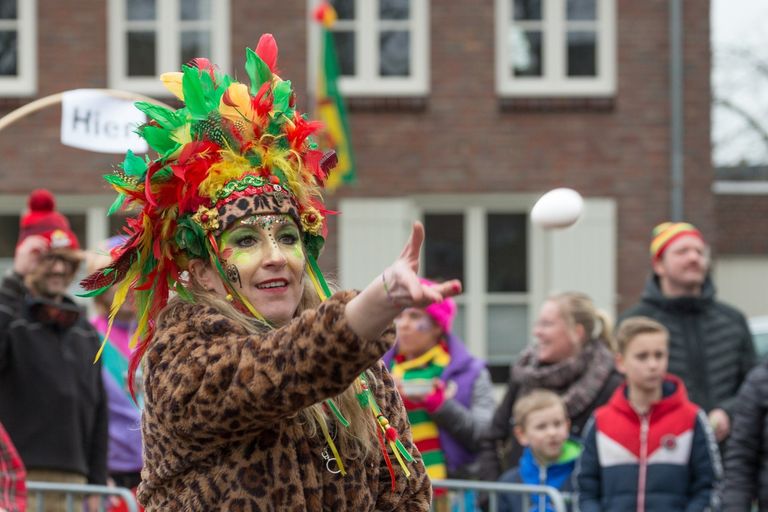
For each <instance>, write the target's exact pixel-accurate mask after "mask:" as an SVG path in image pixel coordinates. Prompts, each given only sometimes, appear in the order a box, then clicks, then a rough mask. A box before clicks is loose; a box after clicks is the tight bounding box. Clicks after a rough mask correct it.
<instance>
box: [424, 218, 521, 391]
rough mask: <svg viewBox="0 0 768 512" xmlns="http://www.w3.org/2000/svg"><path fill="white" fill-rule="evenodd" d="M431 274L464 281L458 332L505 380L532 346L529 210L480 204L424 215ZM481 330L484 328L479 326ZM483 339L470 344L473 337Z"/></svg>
mask: <svg viewBox="0 0 768 512" xmlns="http://www.w3.org/2000/svg"><path fill="white" fill-rule="evenodd" d="M423 218H424V228H425V231H426V233H427V238H426V240H425V245H424V270H423V273H424V275H425V276H427V277H430V278H434V279H437V280H444V279H452V278H458V279H461V280H462V282H463V283H464V293H463V294H462V295H460V296H459V297H457V298H456V301H457V304H458V306H459V312H458V314H457V319H456V325H455V327H454V331H455V332H456V334H458V335H459V337H461V338H462V339H463V340H465V342H467V343H472V344H473V346H474V347H481V346H485V348H486V350H485V357H486V359H487V360H488V363H489V367H490V368H491V371H492V373H493V374H494V376H495V377H496V378H495V380H499V381H504V380H505V379H506V376H507V375H508V374H507V370H508V368H509V363H510V361H512V360H514V358H515V357H516V356H517V354H519V353H520V351H521V350H522V349H523V348H525V347H526V345H527V344H528V343H529V339H530V336H529V332H530V329H529V327H528V325H529V310H530V304H529V303H530V301H531V295H530V293H529V271H528V268H529V265H528V254H529V244H530V241H529V233H528V222H527V220H528V216H527V214H526V213H525V211H524V210H523V211H496V210H493V209H489V208H487V207H481V206H475V207H469V208H465V209H463V210H459V211H444V212H443V211H434V210H433V211H430V209H429V208H427V209H425V211H424V213H423ZM478 327H479V328H478ZM470 332H471V333H473V336H474V337H480V338H482V339H479V340H478V339H474V340H471V341H470V340H469V337H468V335H469V333H470Z"/></svg>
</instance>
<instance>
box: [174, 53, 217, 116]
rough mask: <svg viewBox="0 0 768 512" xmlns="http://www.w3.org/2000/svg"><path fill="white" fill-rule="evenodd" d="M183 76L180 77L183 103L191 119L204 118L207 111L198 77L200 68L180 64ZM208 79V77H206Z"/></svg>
mask: <svg viewBox="0 0 768 512" xmlns="http://www.w3.org/2000/svg"><path fill="white" fill-rule="evenodd" d="M181 69H182V71H183V72H184V76H183V77H182V79H181V90H182V92H183V93H184V103H186V105H187V110H188V111H189V113H190V114H191V115H192V118H193V119H205V118H206V117H207V116H208V111H209V110H210V109H209V108H207V105H206V101H205V94H204V92H203V85H202V81H201V78H200V75H201V73H200V70H199V69H197V68H191V67H189V66H182V67H181ZM208 79H209V80H210V77H208Z"/></svg>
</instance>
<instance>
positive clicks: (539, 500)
mask: <svg viewBox="0 0 768 512" xmlns="http://www.w3.org/2000/svg"><path fill="white" fill-rule="evenodd" d="M580 454H581V445H580V444H579V443H578V442H577V441H575V440H573V439H571V440H568V441H566V443H565V445H563V451H562V455H561V457H560V460H558V461H557V462H555V463H554V464H550V465H549V466H545V467H542V466H540V465H539V463H538V462H537V461H536V458H535V457H534V456H533V452H531V449H530V448H525V449H524V450H523V455H522V456H521V457H520V466H518V467H516V468H512V469H510V470H509V471H506V472H505V473H503V474H502V475H501V477H499V482H505V483H513V484H529V485H548V486H550V487H554V488H555V489H557V490H559V491H562V492H570V491H571V490H572V487H571V473H573V470H574V468H575V467H576V461H577V459H578V458H579V455H580ZM530 504H531V506H530V508H529V509H528V510H529V511H530V512H551V511H553V510H554V509H553V508H552V502H551V501H550V500H549V498H547V497H546V496H545V495H543V494H542V495H533V496H531V497H530ZM497 510H498V512H523V499H522V495H520V494H514V493H506V494H499V508H498V509H497Z"/></svg>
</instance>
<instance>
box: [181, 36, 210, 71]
mask: <svg viewBox="0 0 768 512" xmlns="http://www.w3.org/2000/svg"><path fill="white" fill-rule="evenodd" d="M210 55H211V34H210V33H209V32H208V31H207V30H184V31H182V33H181V62H184V63H186V62H189V61H190V60H192V59H194V58H196V57H210Z"/></svg>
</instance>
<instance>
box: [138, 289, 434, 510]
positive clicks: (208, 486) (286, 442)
mask: <svg viewBox="0 0 768 512" xmlns="http://www.w3.org/2000/svg"><path fill="white" fill-rule="evenodd" d="M352 297H354V292H339V293H337V294H335V295H334V296H333V297H331V298H330V299H329V300H327V301H326V302H324V303H323V304H322V305H321V306H319V307H318V308H317V309H314V310H310V311H305V312H304V313H303V314H302V315H300V316H299V317H298V318H296V319H294V320H293V321H292V322H291V323H290V324H288V325H287V326H285V327H283V328H281V329H277V330H274V331H270V332H269V333H266V334H263V335H254V334H248V333H246V331H245V330H244V329H243V328H242V327H241V326H238V325H236V324H235V323H233V322H232V321H230V320H228V319H227V318H225V317H224V316H222V315H221V313H219V312H217V311H216V310H214V309H212V308H210V307H207V306H201V305H194V304H185V305H183V306H180V307H177V308H175V309H173V310H172V311H171V312H170V314H168V315H166V316H165V317H164V318H163V320H162V322H161V323H160V325H158V329H157V334H156V337H155V340H154V341H153V344H152V346H151V348H150V349H149V350H148V352H147V357H146V369H145V393H146V395H145V400H146V406H145V411H144V416H143V419H142V433H143V436H144V470H143V471H142V479H143V482H142V484H141V486H140V487H139V493H138V498H139V501H140V503H141V504H142V505H143V506H144V507H145V509H146V510H147V512H154V511H163V512H169V511H206V512H209V511H219V510H226V511H230V512H236V511H264V512H266V511H283V510H285V511H304V510H309V511H320V510H328V511H334V512H338V511H356V512H359V511H374V510H376V511H378V510H382V511H389V510H392V511H394V510H397V511H405V512H416V511H426V510H429V505H430V501H431V492H432V489H431V485H430V482H429V479H428V477H427V474H426V471H425V469H424V466H423V463H422V462H421V456H420V454H419V452H418V451H417V449H416V447H415V446H414V444H413V441H412V437H411V432H410V427H409V425H408V422H407V417H406V412H405V409H404V407H403V404H402V401H401V400H400V397H399V395H398V393H397V390H396V388H395V386H394V384H393V382H392V379H391V377H390V376H389V374H388V372H387V370H386V369H385V367H384V366H383V364H382V363H381V362H380V361H378V360H379V358H380V357H381V355H382V354H384V352H385V351H386V350H387V349H388V348H389V347H390V346H391V344H392V335H391V331H390V334H389V335H385V336H382V337H381V339H376V340H363V339H360V338H359V337H357V336H356V335H355V334H354V333H353V332H352V330H351V329H350V328H349V326H348V325H347V323H346V320H345V316H344V307H345V305H346V303H347V302H348V301H349V300H350V299H351V298H352ZM370 367H372V370H373V373H374V375H375V377H376V379H375V381H376V383H375V385H373V386H372V391H373V392H374V394H375V396H376V400H377V402H378V403H379V405H380V406H381V408H382V410H383V412H384V414H385V415H386V416H387V417H388V418H389V420H390V422H391V423H392V425H393V426H394V427H395V428H396V429H397V430H398V432H400V434H401V439H402V441H403V443H404V444H405V446H406V448H407V449H408V450H409V452H410V453H412V454H413V455H414V458H415V461H414V462H413V463H412V464H409V469H410V471H411V473H412V474H411V477H410V478H406V477H405V475H404V474H403V472H402V471H401V470H400V468H399V467H398V466H397V463H396V462H395V463H394V465H395V474H396V488H395V490H394V492H393V491H392V489H391V481H390V475H389V472H388V470H387V467H386V464H385V462H384V459H383V456H382V455H381V453H380V452H379V451H378V450H374V452H373V453H374V456H372V457H369V458H368V459H367V460H360V459H356V460H345V466H346V468H347V472H348V473H347V475H346V476H342V475H341V474H333V473H331V472H329V471H328V470H327V469H326V465H325V460H324V459H323V458H322V452H323V450H324V448H325V447H326V444H325V441H324V439H323V438H322V436H316V437H313V438H307V435H306V434H305V432H304V427H302V425H301V424H300V421H299V420H300V416H299V415H297V411H299V410H301V409H302V408H305V407H307V406H309V405H311V404H313V403H317V402H319V401H321V400H323V399H326V398H329V397H333V396H335V395H338V394H339V393H341V392H342V391H343V390H344V389H346V388H347V387H348V386H349V385H350V384H351V383H352V381H353V380H354V379H355V378H356V376H357V375H358V374H359V373H360V372H362V371H363V370H365V369H366V368H370ZM343 456H344V454H343V453H342V457H343ZM393 461H394V458H393Z"/></svg>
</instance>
